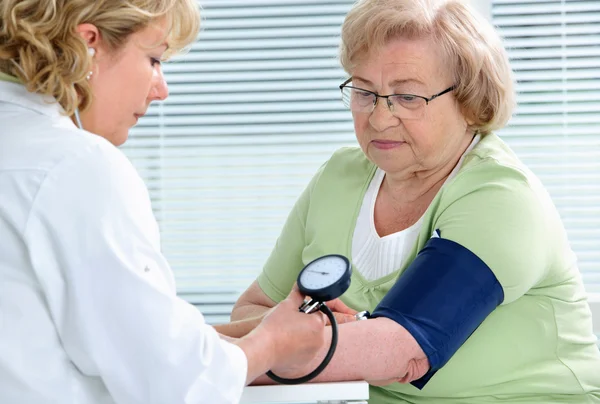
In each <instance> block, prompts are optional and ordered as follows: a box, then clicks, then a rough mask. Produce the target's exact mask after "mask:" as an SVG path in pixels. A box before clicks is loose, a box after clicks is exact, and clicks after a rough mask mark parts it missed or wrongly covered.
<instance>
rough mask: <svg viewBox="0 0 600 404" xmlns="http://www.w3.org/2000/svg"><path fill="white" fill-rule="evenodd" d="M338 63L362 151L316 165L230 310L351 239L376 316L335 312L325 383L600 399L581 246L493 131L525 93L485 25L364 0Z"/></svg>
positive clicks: (398, 392) (354, 296) (427, 396)
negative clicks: (337, 322)
mask: <svg viewBox="0 0 600 404" xmlns="http://www.w3.org/2000/svg"><path fill="white" fill-rule="evenodd" d="M341 62H342V65H343V67H344V68H345V70H346V71H347V73H348V74H349V76H350V78H349V79H348V80H346V81H345V82H344V83H343V84H342V85H341V86H340V88H341V91H342V98H343V101H344V103H345V104H346V106H347V107H348V108H349V109H350V110H351V111H352V117H353V119H354V129H355V133H356V138H357V140H358V144H359V145H360V148H344V149H341V150H339V151H337V152H336V153H334V154H333V156H331V158H330V159H329V161H328V162H327V163H326V164H324V165H323V166H322V167H321V169H320V170H319V171H318V173H317V174H316V175H315V177H314V178H313V179H312V181H311V182H310V184H309V185H308V187H307V188H306V190H305V191H304V193H303V194H302V195H301V196H300V198H299V200H298V201H297V203H296V205H295V206H294V208H293V210H292V212H291V213H290V215H289V217H288V219H287V222H286V223H285V226H284V227H283V230H282V233H281V235H280V237H279V239H278V241H277V244H276V246H275V248H274V250H273V252H272V254H271V256H270V257H269V259H268V261H267V263H266V265H265V267H264V270H263V272H262V274H261V275H260V276H259V278H258V280H257V281H256V282H254V283H253V284H252V285H251V286H250V288H249V289H248V290H247V291H246V292H245V293H244V294H243V295H242V296H241V298H240V300H239V301H238V302H237V304H236V307H235V309H234V311H233V314H232V318H234V319H241V318H245V317H251V316H257V315H260V313H261V312H262V311H264V310H265V308H268V307H272V306H273V305H274V304H275V302H278V301H280V300H281V299H283V298H284V297H285V295H286V294H287V293H288V292H289V290H290V289H291V287H292V285H293V283H294V280H295V279H296V277H297V275H298V273H299V271H300V270H301V269H302V268H303V266H304V265H305V264H307V263H308V262H310V261H311V260H313V259H315V258H317V257H319V256H322V255H325V254H332V253H337V254H342V255H346V256H347V257H351V261H352V264H353V268H354V271H353V274H352V282H351V286H350V289H349V290H348V291H347V292H346V293H345V294H344V296H343V297H342V300H343V302H345V303H346V304H347V305H348V306H350V307H352V308H354V309H356V310H368V311H371V312H372V313H373V314H372V316H371V319H368V320H367V321H357V322H349V323H346V324H343V325H341V326H340V337H339V338H340V339H339V343H338V349H337V352H336V354H335V355H334V357H333V360H332V362H331V364H330V365H329V367H328V368H327V369H326V370H325V372H324V373H323V374H322V375H321V376H320V377H319V379H318V380H359V379H365V380H369V381H371V382H372V384H374V385H379V386H380V387H374V388H372V390H371V397H372V399H371V400H370V403H371V404H375V403H376V404H380V403H397V402H410V403H450V402H451V403H484V402H497V401H503V402H519V403H534V402H535V403H549V402H561V403H564V402H569V403H571V402H572V403H582V402H599V401H600V371H599V369H600V352H598V348H597V347H596V345H595V337H594V335H593V333H592V326H591V313H590V309H589V307H588V304H587V302H586V295H585V292H584V288H583V285H582V282H581V279H580V274H579V271H578V269H577V266H576V258H575V255H574V254H573V252H572V251H571V248H570V247H569V243H568V241H567V237H566V234H565V230H564V228H563V225H562V224H561V220H560V217H559V215H558V213H557V211H556V209H555V207H554V205H553V204H552V201H551V199H550V197H549V195H548V194H547V192H546V191H545V190H544V187H543V186H542V184H541V183H540V181H539V180H538V179H537V178H536V177H535V175H534V174H532V173H531V171H529V170H528V169H527V168H526V167H525V166H524V165H523V163H522V162H521V161H519V159H518V158H517V157H516V156H515V154H514V153H513V152H512V151H511V150H510V148H509V147H508V146H507V145H506V144H505V143H504V142H503V141H502V140H501V139H500V138H498V136H496V135H495V134H494V130H497V129H499V128H501V127H502V126H503V125H505V124H506V122H507V120H508V119H509V117H510V115H511V111H512V108H513V97H514V95H513V85H512V81H511V72H510V67H509V63H508V60H507V56H506V53H505V51H504V50H503V47H502V45H501V41H500V39H499V37H498V35H497V34H496V33H495V32H494V30H493V28H492V27H491V26H490V24H489V23H488V22H487V21H486V20H484V19H482V18H481V17H478V16H476V15H475V14H474V13H473V12H472V11H471V10H470V9H469V7H468V6H466V5H464V4H462V3H461V2H459V1H456V0H447V1H433V0H432V1H414V0H361V1H359V2H357V3H356V4H355V5H354V7H353V8H352V10H351V11H350V12H349V14H348V15H347V17H346V19H345V22H344V24H343V27H342V45H341ZM323 355H324V352H322V353H321V354H320V356H319V357H317V358H316V359H315V360H314V361H313V363H311V364H310V365H309V366H297V367H295V368H293V369H285V368H279V369H275V373H278V374H279V375H281V376H284V377H286V376H287V377H293V376H299V375H301V374H303V373H307V372H308V371H310V370H312V369H313V368H315V367H316V366H317V364H318V363H319V360H320V359H321V358H322V357H323ZM395 382H399V383H395ZM409 382H410V384H409Z"/></svg>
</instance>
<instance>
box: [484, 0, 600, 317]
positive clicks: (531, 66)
mask: <svg viewBox="0 0 600 404" xmlns="http://www.w3.org/2000/svg"><path fill="white" fill-rule="evenodd" d="M492 21H493V23H494V24H495V25H496V26H497V28H498V29H499V31H500V33H501V34H502V36H503V37H504V40H505V45H506V47H507V48H508V52H509V56H510V59H511V62H512V66H513V69H514V71H515V75H516V79H517V82H518V84H517V90H518V103H519V106H518V108H517V113H516V115H515V116H514V117H513V119H512V120H511V122H510V124H509V126H508V127H507V128H505V129H504V130H502V131H501V132H500V133H499V134H500V135H501V136H502V137H503V138H504V139H505V140H506V141H507V143H509V144H510V146H511V147H512V148H513V149H514V150H515V151H516V153H517V154H518V155H519V156H520V158H521V159H522V160H523V161H524V162H525V163H526V164H527V165H528V166H529V167H530V168H531V169H532V170H533V171H534V172H535V173H536V174H537V175H538V176H539V177H540V178H541V180H542V182H543V183H544V184H545V186H546V188H547V189H548V191H549V193H550V194H551V196H552V199H553V200H554V203H555V204H556V206H557V208H558V210H559V212H560V215H561V217H562V219H563V222H564V224H565V227H566V229H567V232H568V235H569V240H570V241H571V245H572V247H573V249H574V250H575V252H576V254H577V256H578V259H579V269H580V270H581V272H582V276H583V280H584V282H585V285H586V289H587V291H588V292H589V293H591V294H593V295H594V297H593V300H595V301H597V302H600V300H598V296H599V295H598V294H599V293H600V2H599V1H597V0H587V1H586V0H581V1H574V0H554V1H550V0H529V1H525V0H492ZM597 302H596V303H593V304H594V305H596V306H595V310H597V311H599V313H600V308H599V307H598V303H597ZM599 326H600V325H599Z"/></svg>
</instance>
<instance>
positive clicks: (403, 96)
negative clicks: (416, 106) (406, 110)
mask: <svg viewBox="0 0 600 404" xmlns="http://www.w3.org/2000/svg"><path fill="white" fill-rule="evenodd" d="M396 97H398V100H400V101H402V102H413V101H416V100H417V99H418V97H415V96H414V95H410V94H398V95H397V96H396Z"/></svg>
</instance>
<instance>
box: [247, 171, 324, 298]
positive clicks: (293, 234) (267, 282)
mask: <svg viewBox="0 0 600 404" xmlns="http://www.w3.org/2000/svg"><path fill="white" fill-rule="evenodd" d="M324 167H325V165H323V166H322V167H321V169H320V170H319V171H318V172H317V173H316V174H315V176H314V177H313V178H312V180H311V181H310V183H309V184H308V186H307V187H306V189H305V190H304V192H302V194H301V195H300V197H299V198H298V200H297V201H296V204H295V205H294V207H293V208H292V210H291V212H290V214H289V216H288V218H287V220H286V222H285V224H284V226H283V229H282V231H281V234H280V235H279V238H278V239H277V242H276V243H275V247H274V248H273V250H272V251H271V255H270V256H269V258H268V259H267V262H266V264H265V266H264V268H263V271H262V273H261V274H260V275H259V277H258V285H259V286H260V288H261V289H262V291H263V292H265V294H266V295H267V296H268V297H269V298H271V299H272V300H273V301H275V302H280V301H281V300H283V299H285V297H286V296H287V295H288V294H289V292H290V291H291V290H292V286H293V285H294V282H295V281H296V279H297V278H298V274H299V273H300V271H301V270H302V268H303V267H304V263H303V261H302V251H303V250H304V247H305V229H306V217H307V214H308V210H309V208H310V199H311V193H312V191H313V189H314V187H315V185H316V183H317V182H318V180H319V177H320V175H321V172H322V171H323V169H324Z"/></svg>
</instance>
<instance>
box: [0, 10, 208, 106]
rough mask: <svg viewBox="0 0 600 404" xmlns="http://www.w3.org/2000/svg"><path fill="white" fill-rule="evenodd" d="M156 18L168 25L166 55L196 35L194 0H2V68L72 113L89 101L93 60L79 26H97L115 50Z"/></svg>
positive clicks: (182, 47)
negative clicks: (79, 31)
mask: <svg viewBox="0 0 600 404" xmlns="http://www.w3.org/2000/svg"><path fill="white" fill-rule="evenodd" d="M160 18H166V19H167V22H168V24H169V25H168V26H169V27H170V29H169V31H168V34H167V37H166V38H165V39H166V42H167V43H168V45H169V49H168V51H167V53H166V54H165V59H166V58H168V57H170V56H172V55H173V54H174V53H177V52H179V51H181V50H182V49H184V48H185V47H187V46H188V45H190V44H191V43H192V42H193V41H194V40H195V39H196V36H197V34H198V30H199V27H200V13H199V9H198V5H197V4H196V0H0V72H4V73H6V74H9V75H12V76H15V77H18V78H19V79H20V80H21V81H22V82H23V83H25V85H26V87H27V90H29V91H30V92H36V93H39V94H43V95H49V96H52V97H54V98H55V99H56V101H57V102H58V103H59V104H60V105H61V106H62V107H63V109H64V113H65V114H66V115H69V116H70V115H73V113H74V112H75V110H76V109H77V108H80V109H81V110H85V109H86V108H87V107H88V106H89V105H90V103H91V101H92V92H91V88H90V85H89V83H88V81H87V80H86V76H87V74H88V72H89V71H90V70H91V63H92V59H91V57H90V55H89V54H88V50H87V45H86V43H85V42H84V40H83V39H82V38H81V36H80V35H79V34H77V32H76V28H77V26H78V25H79V24H83V23H90V24H93V25H95V26H96V27H97V28H98V30H99V32H100V35H101V37H102V39H103V41H104V42H105V43H106V44H107V45H108V46H109V48H110V49H111V50H114V51H116V50H118V49H119V48H120V47H122V46H123V45H124V44H125V42H126V41H127V39H128V37H129V36H130V35H131V34H133V33H135V32H137V31H139V30H141V29H144V28H146V27H147V26H148V25H149V24H151V23H153V22H154V21H156V20H157V19H160Z"/></svg>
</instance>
